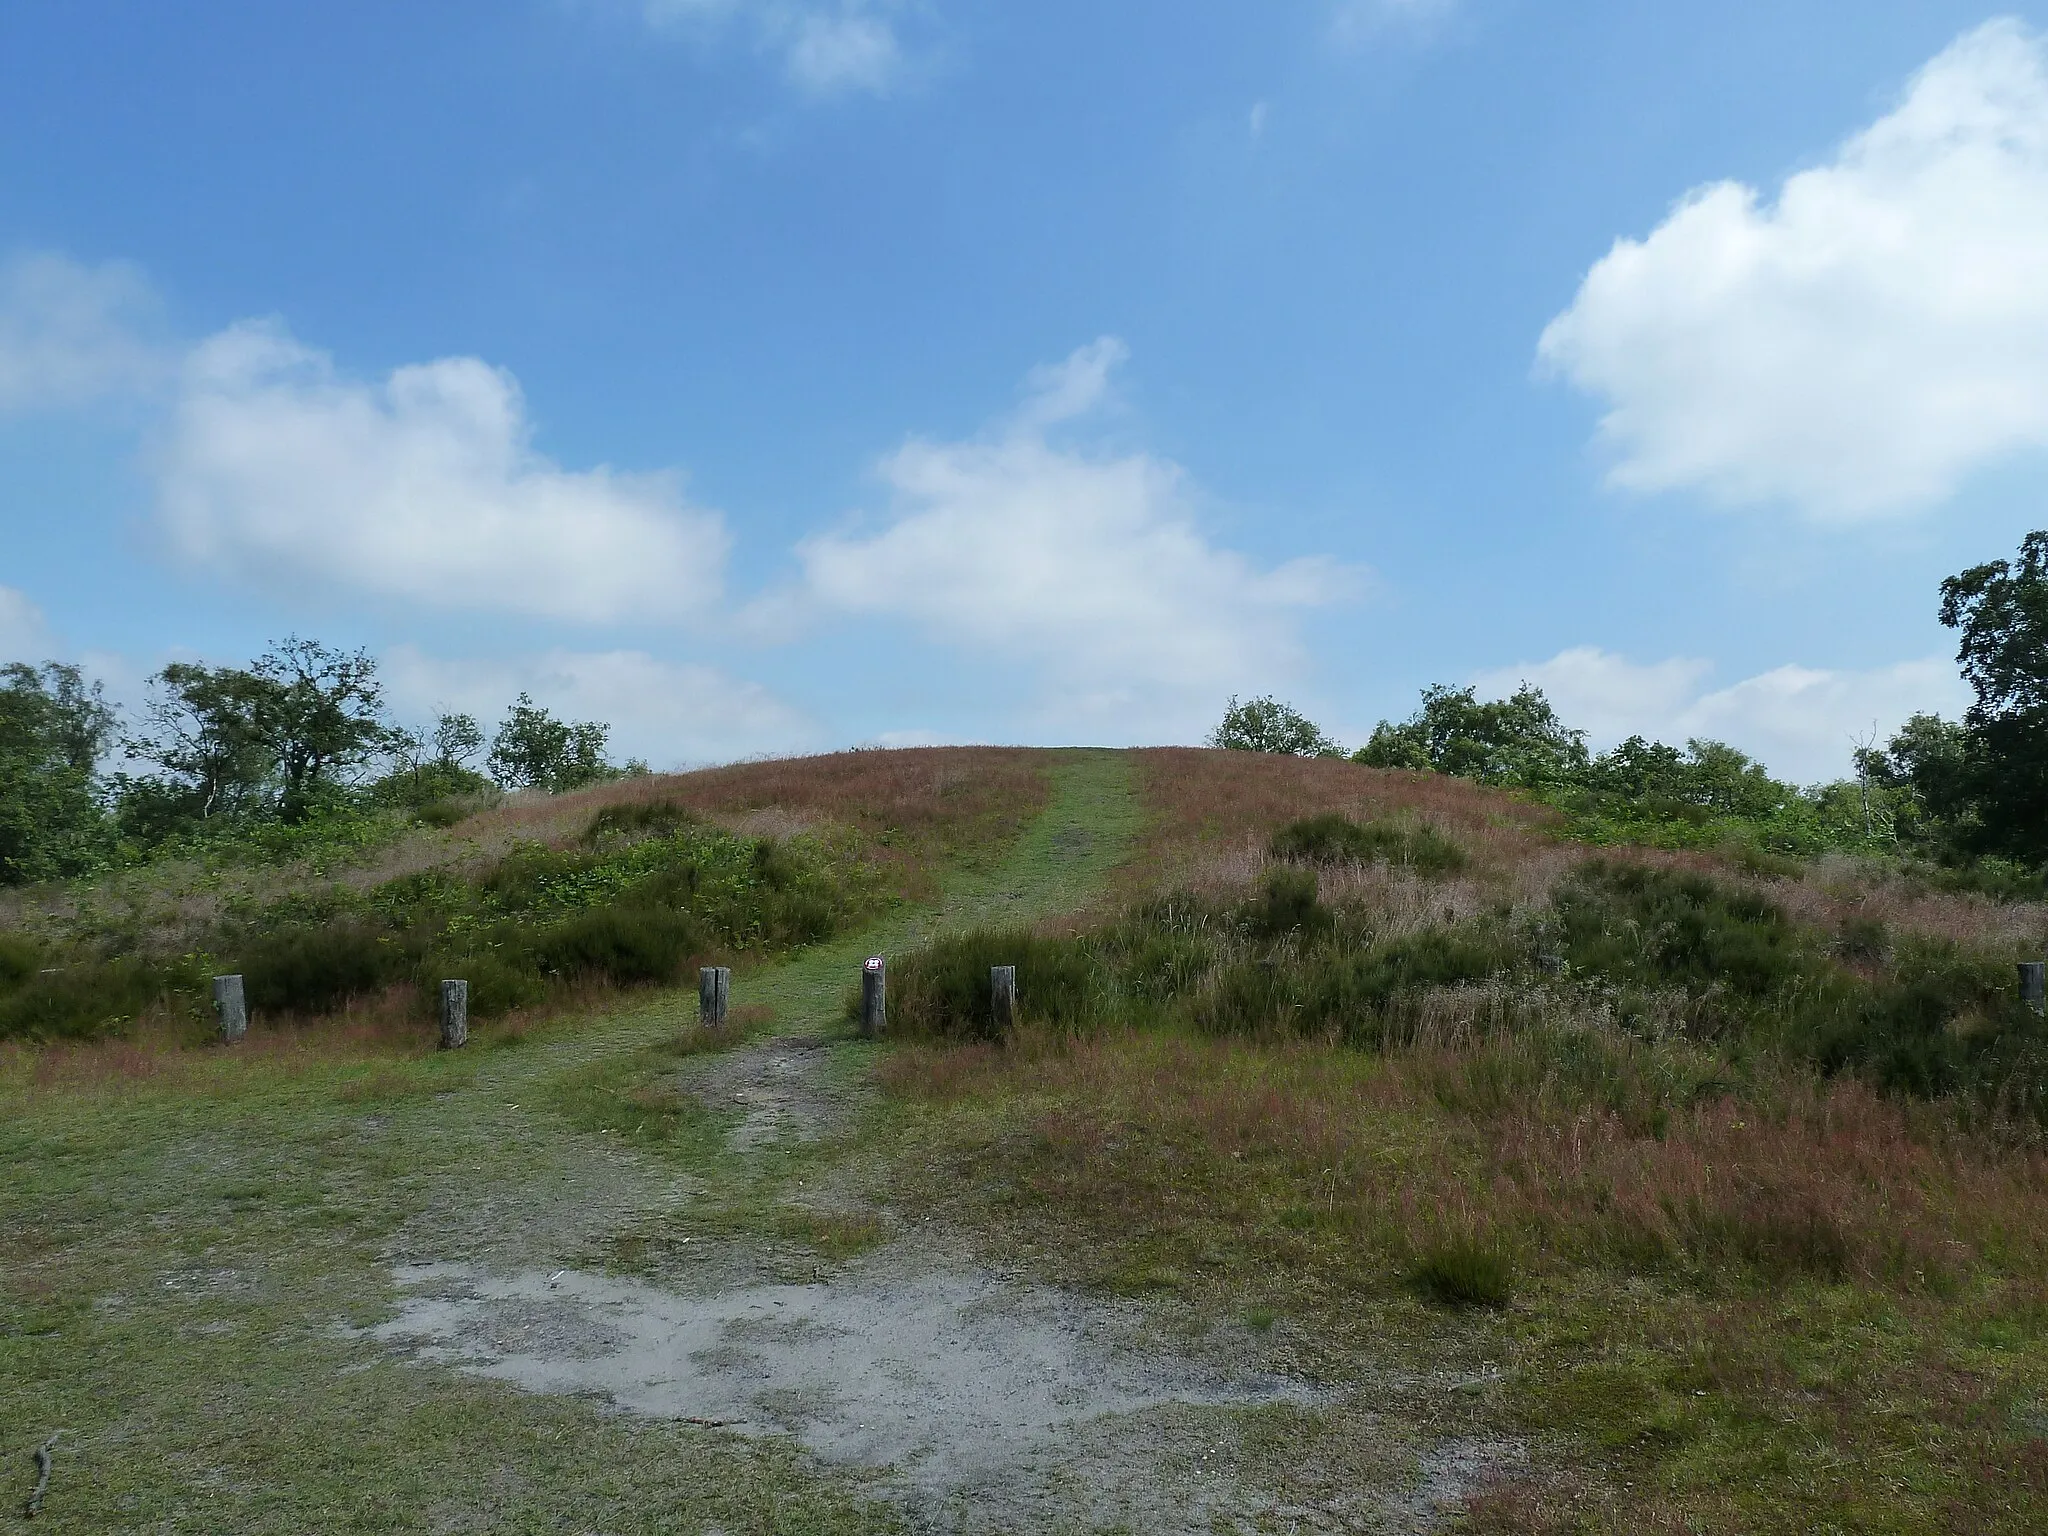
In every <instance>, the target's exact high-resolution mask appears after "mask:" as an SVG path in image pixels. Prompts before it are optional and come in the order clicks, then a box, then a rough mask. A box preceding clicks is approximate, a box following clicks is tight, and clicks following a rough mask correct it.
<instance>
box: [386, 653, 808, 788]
mask: <svg viewBox="0 0 2048 1536" xmlns="http://www.w3.org/2000/svg"><path fill="white" fill-rule="evenodd" d="M382 671H383V676H384V683H385V693H386V696H387V698H388V699H389V701H390V704H391V707H392V709H393V711H394V712H395V713H396V714H397V715H398V716H399V717H400V718H401V719H406V720H414V721H420V722H426V721H430V720H432V718H433V717H434V716H435V715H436V714H437V713H439V712H440V711H442V710H461V711H465V712H467V713H469V714H473V715H475V716H476V717H477V719H478V720H479V721H481V722H482V723H483V726H484V729H485V730H486V732H488V731H490V730H492V729H493V728H494V727H495V726H496V725H497V723H498V721H499V720H501V719H502V718H503V717H504V714H505V711H506V709H507V707H508V706H509V705H510V704H511V703H512V701H513V699H514V698H516V697H517V696H518V695H519V694H520V693H521V692H526V693H530V694H531V695H533V697H534V699H535V701H536V702H538V703H540V704H542V705H544V706H546V707H547V708H548V709H550V710H552V711H553V712H554V713H555V714H557V715H559V716H561V717H563V718H565V719H573V720H600V721H603V722H604V723H605V724H607V725H609V726H611V727H612V755H613V757H614V758H615V759H619V760H623V759H625V758H627V757H638V758H642V759H644V760H646V761H647V762H649V763H651V764H652V765H653V766H654V767H655V768H657V769H665V768H674V767H679V766H684V765H690V764H703V763H712V762H727V761H730V760H732V759H734V758H738V757H746V756H752V755H754V754H756V753H765V752H791V751H798V750H802V749H804V748H807V747H813V746H816V745H817V743H818V731H817V728H816V727H815V726H814V725H813V724H812V723H811V722H810V721H808V720H807V719H805V718H804V717H803V716H802V715H801V714H799V713H798V712H797V711H796V710H794V709H792V708H790V707H789V706H788V705H786V704H784V703H783V702H782V701H781V700H779V699H777V698H776V697H775V696H774V695H773V694H771V693H770V692H768V690H767V689H765V688H763V687H761V686H760V685H759V684H758V683H751V682H746V681H743V680H740V679H737V678H732V677H728V676H727V675H726V674H725V673H723V672H720V671H719V670H717V669H716V668H714V667H706V666H698V665H694V664H689V663H678V662H670V661H663V660H660V659H658V658H657V657H654V656H650V655H648V654H647V653H646V652H645V651H565V650H552V651H548V652H545V653H544V654H540V655H533V656H513V657H505V656H494V657H491V658H489V659H470V660H464V659H446V658H439V657H433V656H428V655H426V654H425V653H424V652H422V651H420V650H419V649H417V648H416V647H413V646H409V645H402V646H398V647H396V648H394V649H393V650H391V651H389V652H387V653H386V654H385V656H384V658H383V665H382Z"/></svg>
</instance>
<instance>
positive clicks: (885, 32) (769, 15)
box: [645, 0, 908, 96]
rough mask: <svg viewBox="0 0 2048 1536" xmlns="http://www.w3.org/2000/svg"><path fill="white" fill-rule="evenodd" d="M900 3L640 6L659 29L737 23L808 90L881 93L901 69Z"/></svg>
mask: <svg viewBox="0 0 2048 1536" xmlns="http://www.w3.org/2000/svg"><path fill="white" fill-rule="evenodd" d="M901 9H902V7H901V6H900V5H898V4H895V3H892V0H839V3H837V4H822V3H799V0H647V3H646V7H645V12H646V16H647V19H648V21H649V23H650V24H652V25H653V26H656V27H659V28H675V27H680V26H695V27H699V28H702V27H706V26H710V25H739V26H743V27H745V28H747V29H748V30H750V31H751V32H752V34H753V36H754V39H755V41H756V43H757V45H758V46H760V47H761V48H763V49H765V50H766V51H768V52H769V53H772V54H774V55H775V56H776V57H777V58H779V59H780V60H781V62H782V67H783V71H784V73H785V74H787V75H788V77H789V79H790V80H791V81H792V82H793V83H795V84H796V85H798V86H800V87H802V88H803V89H804V90H806V91H809V92H811V93H813V94H815V95H820V96H831V95H838V94H842V93H845V92H858V91H864V92H867V93H868V94H870V95H876V96H880V95H886V94H887V93H888V92H889V91H890V90H891V89H892V88H893V87H894V86H895V85H896V84H897V83H898V82H899V81H900V80H901V79H902V77H903V75H904V73H905V71H906V69H907V67H908V58H907V56H906V54H905V52H904V48H903V43H902V40H901V38H900V36H899V35H898V32H897V15H896V13H897V12H899V11H900V10H901Z"/></svg>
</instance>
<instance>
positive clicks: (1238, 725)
mask: <svg viewBox="0 0 2048 1536" xmlns="http://www.w3.org/2000/svg"><path fill="white" fill-rule="evenodd" d="M1209 745H1210V746H1212V747H1222V748H1224V749H1226V750H1228V751H1232V752H1279V753H1284V754H1286V755H1288V756H1290V757H1336V756H1338V755H1339V752H1338V747H1337V744H1336V743H1335V742H1334V741H1332V740H1330V738H1329V737H1327V736H1325V735H1324V734H1323V732H1322V728H1321V727H1320V726H1318V725H1317V724H1316V723H1315V722H1314V721H1313V720H1311V719H1309V718H1308V716H1306V715H1304V714H1303V713H1302V712H1301V711H1300V710H1298V709H1296V708H1295V707H1294V706H1293V705H1291V704H1282V703H1281V702H1280V701H1279V700H1278V699H1276V698H1273V697H1271V696H1270V695H1268V696H1265V697H1262V698H1256V699H1246V700H1245V701H1244V702H1243V703H1242V704H1240V703H1238V701H1237V698H1236V696H1235V695H1233V696H1232V698H1231V700H1230V707H1229V708H1227V709H1226V710H1224V711H1223V721H1222V723H1221V724H1220V725H1218V726H1217V727H1216V729H1215V730H1214V731H1212V732H1210V734H1209Z"/></svg>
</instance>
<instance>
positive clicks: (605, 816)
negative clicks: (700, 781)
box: [583, 800, 703, 844]
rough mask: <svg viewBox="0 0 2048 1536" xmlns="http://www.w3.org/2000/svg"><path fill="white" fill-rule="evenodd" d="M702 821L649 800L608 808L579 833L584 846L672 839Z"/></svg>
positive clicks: (681, 807)
mask: <svg viewBox="0 0 2048 1536" xmlns="http://www.w3.org/2000/svg"><path fill="white" fill-rule="evenodd" d="M702 824H703V818H701V817H700V816H698V815H697V813H696V812H695V811H693V810H691V809H690V808H689V807H688V806H686V805H682V804H680V803H679V802H677V801H674V800H649V801H643V802H638V803H632V804H626V805H608V806H605V807H604V808H603V809H602V810H600V811H599V812H598V813H597V814H596V815H595V816H593V817H591V818H590V825H589V826H587V827H585V828H584V829H583V841H584V842H585V843H587V844H597V843H602V842H605V841H607V840H613V841H617V840H623V839H628V838H635V837H673V836H675V834H676V833H678V832H680V831H682V830H683V829H684V828H685V827H695V826H701V825H702Z"/></svg>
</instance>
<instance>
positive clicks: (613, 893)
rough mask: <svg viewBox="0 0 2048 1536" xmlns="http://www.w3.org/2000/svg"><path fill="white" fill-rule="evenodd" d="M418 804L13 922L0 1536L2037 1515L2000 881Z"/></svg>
mask: <svg viewBox="0 0 2048 1536" xmlns="http://www.w3.org/2000/svg"><path fill="white" fill-rule="evenodd" d="M457 809H458V810H460V811H461V812H462V814H459V815H452V816H449V817H448V818H447V824H445V825H432V824H428V823H425V822H421V821H419V820H414V821H411V822H407V823H404V824H402V825H401V824H398V823H391V824H390V827H391V830H390V832H389V834H388V835H384V836H381V837H380V838H379V839H376V840H372V841H367V842H364V843H362V844H359V845H357V846H354V847H350V848H346V849H341V850H336V849H333V848H328V849H324V850H320V851H317V852H316V853H314V854H312V855H309V856H291V855H289V853H288V852H287V854H286V855H285V856H281V857H276V858H271V859H268V860H259V861H247V860H243V861H239V862H225V863H224V862H220V861H218V860H216V861H214V862H211V863H209V862H208V860H207V859H206V858H205V857H194V858H191V859H189V860H186V861H184V862H171V863H162V864H157V865H152V866H149V867H146V868H141V869H128V870H119V871H115V872H112V873H109V874H106V875H104V876H101V877H99V878H97V879H95V880H91V881H86V882H83V883H75V884H72V885H68V886H42V887H33V888H29V889H26V890H23V891H20V892H17V893H15V894H13V895H12V896H11V897H10V898H9V900H10V905H9V906H8V908H7V909H6V912H5V923H6V927H7V936H6V939H5V944H6V945H7V948H6V949H5V951H4V954H0V958H4V959H5V960H6V961H7V964H8V966H9V969H7V970H6V971H5V972H4V983H5V991H4V992H0V1018H4V1019H5V1020H7V1021H8V1030H9V1033H10V1034H11V1035H12V1039H11V1040H10V1041H9V1042H7V1043H5V1044H0V1098H4V1102H5V1104H6V1116H5V1126H6V1129H5V1131H4V1132H0V1137H4V1145H5V1146H6V1150H7V1154H8V1161H9V1166H10V1167H11V1168H13V1169H16V1170H19V1174H18V1176H17V1177H16V1178H15V1179H14V1180H13V1181H12V1183H11V1185H10V1187H9V1189H8V1192H7V1193H6V1194H5V1195H4V1196H0V1241H4V1242H5V1243H6V1245H7V1247H8V1250H9V1251H10V1252H11V1253H13V1254H16V1255H18V1256H19V1261H18V1262H17V1263H15V1264H12V1265H10V1266H8V1269H7V1272H6V1276H5V1286H6V1290H5V1293H4V1294H5V1307H6V1314H5V1324H6V1325H5V1327H4V1328H0V1361H4V1362H5V1369H4V1370H0V1382H4V1383H5V1385H4V1386H0V1423H4V1424H5V1425H6V1426H7V1441H8V1443H10V1444H16V1445H19V1446H21V1447H24V1448H32V1447H33V1446H34V1445H36V1444H40V1443H41V1442H42V1440H43V1439H44V1438H45V1437H46V1436H47V1435H48V1434H49V1433H50V1431H52V1430H55V1429H59V1428H63V1429H65V1430H67V1435H66V1437H65V1439H64V1440H63V1441H61V1442H60V1447H61V1448H60V1451H59V1453H58V1454H57V1458H56V1461H55V1464H54V1470H53V1479H52V1492H51V1496H50V1501H49V1505H48V1508H47V1511H46V1517H47V1518H48V1519H49V1520H50V1521H51V1522H52V1523H53V1524H54V1525H55V1527H56V1528H57V1529H60V1530H61V1529H79V1530H87V1529H90V1530H108V1529H135V1528H145V1527H146V1528H160V1527H163V1526H166V1525H177V1524H180V1523H200V1524H206V1525H211V1526H223V1527H228V1528H233V1529H237V1530H251V1531H260V1530H272V1529H275V1530H279V1531H283V1530H297V1529H306V1528H309V1527H310V1526H318V1525H321V1524H323V1523H325V1524H328V1525H330V1526H331V1525H335V1524H338V1523H342V1521H344V1520H345V1522H346V1523H348V1524H350V1525H351V1526H352V1527H353V1528H359V1529H379V1530H382V1529H392V1530H402V1529H419V1528H429V1527H431V1528H438V1529H465V1528H490V1529H495V1530H517V1529H533V1530H553V1529H559V1528H562V1526H563V1525H564V1524H565V1523H566V1524H575V1525H577V1526H579V1527H581V1526H590V1527H592V1528H603V1529H607V1530H647V1531H654V1530H663V1531H669V1530H706V1531H708V1530H712V1529H721V1530H726V1531H736V1530H760V1531H771V1530H773V1531H788V1530H816V1531H828V1530H829V1531H841V1530H844V1531H856V1530H859V1531H873V1530H888V1529H895V1528H899V1527H902V1528H909V1529H919V1530H923V1529H941V1528H943V1529H967V1530H989V1531H995V1530H1040V1529H1055V1528H1084V1529H1085V1528H1104V1527H1109V1528H1121V1529H1129V1530H1134V1531H1169V1530H1174V1531H1177V1530H1182V1529H1187V1528H1190V1527H1191V1526H1198V1527H1199V1528H1203V1529H1207V1528H1210V1527H1211V1526H1212V1525H1214V1524H1218V1523H1220V1524H1221V1526H1222V1527H1223V1528H1230V1529H1261V1528H1264V1525H1262V1524H1261V1522H1266V1523H1268V1524H1270V1523H1271V1522H1272V1521H1274V1520H1282V1521H1286V1522H1292V1524H1293V1526H1295V1527H1301V1526H1306V1527H1308V1528H1335V1529H1403V1530H1408V1529H1466V1530H1496V1531H1509V1530H1514V1531H1522V1530H1555V1531H1566V1530H1582V1529H1597V1530H1616V1531H1623V1530H1626V1531H1642V1530H1658V1529H1670V1530H1684V1529H1702V1528H1708V1529H1745V1530H1783V1531H1788V1532H1790V1531H1806V1530H1812V1529H1816V1528H1823V1527H1828V1526H1830V1525H1832V1527H1834V1528H1842V1529H1857V1530H1919V1529H1935V1528H1949V1529H1955V1528H1969V1529H1983V1530H2012V1531H2021V1530H2030V1529H2035V1528H2038V1527H2039V1525H2040V1524H2041V1523H2042V1521H2043V1518H2044V1516H2048V1480H2044V1479H2043V1478H2042V1476H2041V1471H2040V1469H2041V1467H2042V1466H2043V1465H2044V1464H2048V1463H2044V1460H2043V1458H2044V1456H2048V1440H2044V1439H2043V1438H2042V1436H2043V1426H2044V1424H2048V1419H2044V1417H2043V1415H2044V1413H2048V1406H2044V1405H2048V1345H2044V1342H2043V1339H2042V1335H2041V1329H2040V1319H2041V1317H2042V1316H2043V1315H2048V1314H2044V1312H2043V1310H2042V1308H2041V1306H2040V1289H2039V1281H2038V1279H2037V1278H2036V1277H2037V1276H2038V1275H2039V1274H2040V1273H2041V1272H2042V1261H2043V1259H2044V1258H2048V1205H2044V1200H2043V1197H2042V1195H2041V1193H2040V1191H2041V1189H2042V1188H2043V1187H2044V1185H2043V1181H2042V1175H2043V1173H2044V1172H2048V1161H2044V1157H2043V1151H2042V1124H2043V1113H2044V1108H2043V1106H2044V1096H2043V1094H2042V1092H2041V1085H2042V1082H2043V1076H2044V1064H2048V1036H2044V1032H2043V1030H2042V1027H2041V1025H2040V1022H2039V1020H2038V1018H2037V1017H2036V1016H2035V1015H2034V1014H2033V1013H2032V1012H2031V1010H2029V1009H2028V1008H2027V1007H2026V1006H2025V1005H2024V1003H2023V1002H2022V1000H2021V999H2020V998H2019V997H2018V995H2017V989H2016V985H2015V982H2014V962H2015V961H2018V960H2022V959H2029V958H2039V957H2040V956H2041V955H2042V954H2043V953H2044V952H2048V908H2044V907H2043V906H2042V905H2040V904H2037V903H2025V902H1999V901H1995V900H1992V899H1991V898H1989V897H1987V896H1983V895H1978V894H1970V893H1966V892H1955V891H1944V890H1941V889H1938V888H1936V887H1935V886H1934V885H1933V884H1931V883H1929V882H1928V881H1927V880H1925V879H1923V878H1921V877H1920V876H1918V875H1916V874H1914V873H1913V872H1912V870H1911V869H1910V868H1907V867H1905V866H1901V865H1898V864H1896V863H1889V862H1882V861H1875V860H1863V859H1858V858H1854V857H1850V856H1846V855H1829V856H1826V857H1823V858H1818V859H1805V860H1801V859H1790V858H1778V857H1773V856H1769V855H1764V854H1760V853H1758V852H1756V851H1755V850H1747V851H1741V852H1731V853H1720V852H1715V851H1712V850H1699V849H1666V850H1656V849H1644V848H1631V847H1600V848H1594V847H1590V846H1587V845H1586V844H1583V843H1580V842H1575V841H1573V840H1571V839H1570V838H1569V837H1567V836H1566V835H1565V834H1566V832H1567V830H1568V825H1567V823H1566V822H1565V820H1564V818H1563V817H1561V816H1560V814H1559V813H1558V812H1557V811H1555V810H1553V809H1550V808H1549V807H1547V806H1545V805H1543V804H1541V803H1538V802H1537V801H1535V800H1534V799H1532V798H1529V797H1526V796H1520V795H1515V794H1510V793H1504V792H1502V791H1500V790H1496V789H1490V788H1487V787H1485V786H1483V785H1480V784H1477V783H1473V782H1470V781H1467V780H1463V779H1458V778H1452V777H1448V776H1445V775H1441V774H1436V773H1427V772H1415V771H1409V770H1402V769H1384V768H1375V767H1370V766H1362V765H1359V764H1355V763H1350V762H1345V761H1341V760H1329V759H1311V758H1297V757H1286V756H1275V755H1267V754H1258V753H1248V752H1220V751H1202V750H1193V749H1156V750H1143V751H1132V752H1106V751H1037V750H1029V749H986V748H936V749H921V750H917V751H906V752H856V753H845V754H837V755H832V756H825V757H818V758H807V759H795V760H788V761H779V762H763V763H750V764H740V765H735V766H732V767H728V768H721V769H715V770H709V771H706V772H702V773H695V774H684V775H641V776H635V777H630V778H625V779H620V780H616V781H613V782H610V783H605V784H598V785H593V786H591V787H588V788H583V789H579V790H576V791H573V792H571V793H566V794H559V795H547V794H540V793H526V794H518V795H512V796H508V797H504V798H503V799H500V800H496V801H494V802H484V801H480V802H477V803H474V804H471V805H467V806H462V807H458V808H457ZM876 953H879V954H882V955H885V956H886V957H887V959H888V964H889V987H890V1000H891V1015H890V1032H889V1036H888V1038H886V1039H885V1040H884V1041H883V1042H881V1043H879V1044H869V1043H865V1042H862V1041H860V1040H858V1039H857V1038H856V1037H855V1036H854V1033H853V1029H852V1025H851V1021H850V1019H849V1016H848V993H849V991H850V989H852V987H853V985H854V983H855V980H856V978H857V975H858V968H859V963H860V961H861V959H862V957H863V956H865V955H868V954H876ZM700 963H728V964H731V965H732V966H733V967H734V972H735V975H734V983H733V998H734V1003H735V1005H736V1007H735V1011H734V1014H733V1017H732V1019H731V1021H730V1022H729V1024H728V1025H727V1026H725V1027H724V1028H722V1029H714V1030H705V1029H702V1028H700V1027H699V1026H698V1025H697V1023H696V1019H695V1010H696V997H695V989H694V968H695V966H696V965H697V964H700ZM996 964H1010V965H1015V966H1016V967H1017V968H1018V985H1019V1001H1020V1008H1019V1018H1018V1021H1017V1022H1016V1024H1015V1025H1014V1026H1012V1027H1009V1028H1004V1027H1001V1026H999V1025H998V1024H997V1022H996V1020H995V1018H994V1015H993V1013H992V1012H991V1008H990V997H989V983H988V969H989V967H990V966H991V965H996ZM230 965H232V966H234V967H235V968H237V969H238V970H240V971H242V972H244V973H245V974H246V975H247V977H248V979H249V983H250V987H251V995H252V1001H254V1002H255V1003H256V1015H257V1016H256V1020H255V1027H254V1029H253V1031H252V1034H251V1036H250V1039H249V1040H248V1041H247V1042H245V1043H244V1044H243V1045H242V1046H240V1047H237V1048H235V1049H232V1050H230V1049H224V1048H221V1047H219V1046H218V1045H215V1044H212V1043H210V1040H209V1021H208V1017H207V1010H206V993H205V987H204V983H205V979H206V977H207V976H208V975H210V974H211V973H212V970H213V968H214V967H216V966H230ZM452 974H466V975H468V976H469V977H470V978H471V979H472V982H473V985H475V986H476V988H477V996H478V1000H479V1009H478V1012H479V1019H478V1023H477V1029H476V1034H475V1036H474V1038H473V1039H472V1042H471V1044H470V1045H469V1046H468V1047H467V1048H466V1049H465V1050H463V1051H460V1052H446V1053H443V1052H436V1051H434V1050H433V1049H432V1044H433V1038H434V1031H433V1026H432V1021H431V1018H430V1016H429V1012H428V1009H429V1006H430V1004H429V989H430V983H431V982H432V981H433V980H434V979H435V978H436V977H438V976H440V975H452ZM493 978H495V980H494V979H493ZM565 1394H566V1395H565ZM606 1405H609V1406H606ZM615 1410H618V1411H615ZM338 1517H339V1518H338Z"/></svg>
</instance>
